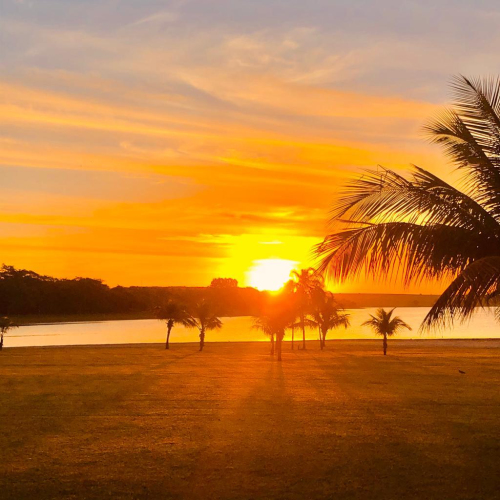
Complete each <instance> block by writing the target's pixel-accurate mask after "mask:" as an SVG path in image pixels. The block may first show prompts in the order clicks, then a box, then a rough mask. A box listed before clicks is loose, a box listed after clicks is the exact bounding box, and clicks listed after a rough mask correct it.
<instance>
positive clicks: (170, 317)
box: [154, 300, 192, 349]
mask: <svg viewBox="0 0 500 500" xmlns="http://www.w3.org/2000/svg"><path fill="white" fill-rule="evenodd" d="M154 313H155V316H156V318H157V319H159V320H161V321H165V323H166V324H167V338H166V340H165V349H170V332H171V331H172V328H173V327H174V325H175V324H176V323H177V324H180V325H184V326H190V325H191V322H192V318H191V316H190V315H189V313H188V311H187V310H186V307H185V306H184V305H182V304H180V303H179V302H175V301H173V300H169V301H168V302H167V303H166V304H164V305H163V306H158V307H156V308H155V310H154Z"/></svg>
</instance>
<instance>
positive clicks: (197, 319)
mask: <svg viewBox="0 0 500 500" xmlns="http://www.w3.org/2000/svg"><path fill="white" fill-rule="evenodd" d="M187 326H188V327H193V328H198V330H199V331H200V351H203V347H204V346H205V334H206V332H207V331H209V330H218V329H219V328H222V321H221V319H220V318H219V317H218V316H217V312H216V309H215V307H214V305H213V303H212V302H210V301H208V300H206V299H204V300H202V301H201V302H198V304H196V306H195V307H194V308H193V310H192V312H191V315H190V319H189V321H188V323H187Z"/></svg>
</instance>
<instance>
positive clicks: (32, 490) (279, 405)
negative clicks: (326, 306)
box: [0, 340, 500, 500]
mask: <svg viewBox="0 0 500 500" xmlns="http://www.w3.org/2000/svg"><path fill="white" fill-rule="evenodd" d="M499 358H500V341H453V342H452V341H439V340H436V341H432V340H431V341H426V340H423V341H397V340H394V341H393V340H391V341H390V342H389V355H388V356H387V357H386V358H384V357H383V356H382V355H381V342H375V341H337V342H329V343H328V345H327V350H326V351H324V352H320V351H319V350H318V346H317V345H316V343H310V344H309V348H308V350H307V351H294V352H291V351H289V345H288V344H285V346H284V360H283V363H282V364H279V363H277V362H276V361H273V360H272V359H270V357H269V355H268V345H266V344H261V343H251V344H236V343H235V344H216V345H214V344H207V345H206V347H205V351H204V352H203V353H199V352H197V346H196V345H194V344H191V345H190V344H184V345H181V344H177V345H173V346H172V348H171V350H170V351H165V350H164V349H162V346H161V345H130V346H109V347H108V346H106V347H63V348H18V349H4V351H3V352H2V353H0V381H1V383H0V401H1V402H2V404H1V407H0V414H1V426H2V432H1V433H0V450H1V462H0V463H1V467H2V473H1V474H0V492H1V494H0V496H1V498H2V499H8V498H37V499H47V498H95V499H105V498H126V499H127V498H130V499H132V498H139V499H142V498H144V499H145V498H172V499H181V498H186V499H202V498H203V499H218V498H221V499H253V498H259V499H274V498H280V499H302V498H307V499H320V498H335V499H377V498H383V499H401V498H405V499H426V500H429V499H440V500H441V499H454V500H457V499H458V500H460V499H481V498H484V499H494V498H500V476H499V474H498V470H499V467H500V391H499V390H498V387H499V382H500V360H499ZM459 369H461V370H463V371H465V372H466V373H465V375H462V374H460V373H459V372H458V370H459Z"/></svg>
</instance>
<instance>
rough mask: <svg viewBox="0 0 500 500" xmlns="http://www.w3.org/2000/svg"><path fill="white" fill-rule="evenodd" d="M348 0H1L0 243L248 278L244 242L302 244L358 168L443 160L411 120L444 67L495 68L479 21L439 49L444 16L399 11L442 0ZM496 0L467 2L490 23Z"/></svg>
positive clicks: (33, 265)
mask: <svg viewBox="0 0 500 500" xmlns="http://www.w3.org/2000/svg"><path fill="white" fill-rule="evenodd" d="M360 3H363V2H360ZM392 3H393V2H390V1H387V2H386V4H387V8H388V9H389V7H390V6H391V5H392ZM423 3H425V2H423ZM357 4H358V2H353V3H352V5H350V6H348V5H345V4H344V2H318V3H317V5H316V4H315V5H311V8H310V9H309V11H307V15H306V14H304V13H302V11H301V10H300V9H301V8H302V7H301V6H300V5H299V3H298V2H295V1H290V4H289V7H288V9H289V11H287V12H284V13H283V16H282V17H281V18H276V19H275V17H276V16H275V15H274V14H273V13H275V11H274V10H272V8H273V6H274V7H277V5H278V3H277V2H273V1H271V2H262V3H261V2H256V3H255V6H256V7H258V9H257V12H253V11H252V12H249V11H248V10H247V6H246V5H247V4H245V3H244V2H239V1H236V2H232V3H228V2H223V1H220V2H219V1H215V0H214V2H212V7H214V6H216V5H217V6H218V7H219V9H220V10H219V11H218V13H219V17H214V14H213V12H212V10H209V9H207V8H206V4H205V3H203V2H202V1H201V0H198V1H192V2H187V1H186V2H183V1H178V2H171V3H169V4H168V8H166V7H164V5H163V4H162V6H160V4H159V3H158V2H155V1H149V0H148V1H144V2H132V1H124V2H108V1H102V2H93V1H92V2H88V3H86V4H85V8H83V6H82V5H80V3H79V2H74V3H73V2H64V3H62V2H58V1H54V2H52V3H51V7H48V8H47V9H45V10H43V9H41V8H40V7H38V6H37V5H36V3H33V2H28V1H26V2H24V1H14V0H13V1H12V2H10V1H8V2H7V3H6V8H5V15H3V16H2V20H1V21H0V29H1V30H2V33H5V35H4V38H5V40H6V45H7V46H8V47H9V50H8V51H5V53H4V52H2V55H1V57H0V69H1V70H2V75H3V78H2V82H1V83H0V96H1V100H0V116H1V118H2V120H1V128H0V175H1V179H2V186H1V188H0V189H1V190H2V192H1V195H2V196H1V198H0V230H1V233H0V240H1V248H2V258H1V261H3V262H4V263H6V264H10V265H15V266H17V267H23V268H29V269H33V270H35V271H37V272H40V273H44V274H51V275H55V276H58V277H74V276H90V277H96V278H102V279H104V280H105V281H106V282H107V283H108V284H110V285H115V284H122V285H132V284H135V285H206V284H208V283H209V282H210V280H211V279H212V278H214V277H217V276H225V277H234V278H236V279H238V280H239V282H240V284H242V285H245V284H251V283H250V282H251V279H250V277H249V270H250V269H251V268H252V266H254V267H255V265H256V264H255V263H256V262H257V261H262V260H266V259H284V260H287V261H290V262H291V263H292V265H293V263H296V265H297V266H306V265H309V264H311V263H312V261H311V259H310V257H311V254H310V251H311V247H312V246H313V245H314V244H315V243H317V242H319V241H320V240H321V239H322V237H323V236H324V235H325V225H326V220H327V214H328V209H329V206H330V205H331V203H332V202H333V200H334V199H335V196H336V193H337V192H338V189H339V187H340V186H341V184H342V182H344V181H345V179H347V178H349V177H350V176H352V175H356V174H357V172H359V171H360V169H361V168H364V167H373V166H376V165H377V164H378V163H380V164H383V165H385V166H388V167H393V168H397V169H400V168H406V167H407V165H408V164H409V163H416V164H419V165H422V166H424V167H426V168H428V169H430V170H432V171H433V172H436V173H438V174H444V175H446V174H447V172H449V171H450V167H449V165H447V164H446V162H445V161H444V159H443V157H442V156H441V154H440V151H439V150H437V149H436V148H435V147H431V146H429V145H427V144H425V142H424V141H423V140H422V137H421V132H420V130H421V126H422V124H423V123H424V122H425V120H426V119H427V118H428V117H429V116H432V114H433V113H435V111H436V110H437V109H439V108H440V106H441V105H442V103H443V102H444V101H445V98H446V81H447V79H448V77H449V76H450V75H451V74H454V73H457V72H467V71H473V72H474V74H476V73H477V72H478V71H482V72H485V73H487V74H488V73H490V72H491V70H494V69H495V68H496V67H497V66H495V65H494V64H493V63H495V64H497V63H498V58H497V56H496V52H493V51H491V54H490V52H485V51H483V50H482V49H483V45H484V46H491V43H490V42H492V40H490V39H488V40H477V41H474V43H473V44H472V47H469V48H467V50H462V51H461V52H460V57H452V56H453V50H458V47H455V46H456V44H457V43H459V41H460V43H461V39H460V32H459V30H456V31H455V30H454V29H453V26H450V25H448V24H444V25H443V24H436V25H435V26H434V28H435V30H434V31H432V30H433V26H432V25H431V27H430V28H429V27H428V25H426V28H422V30H421V32H420V31H419V30H415V32H412V31H411V30H410V31H409V30H408V29H405V26H406V25H405V23H408V24H409V25H410V26H412V24H411V23H413V22H415V23H416V22H419V21H421V22H424V21H426V22H431V20H432V19H434V17H435V16H436V15H438V17H439V15H441V16H444V15H445V14H446V11H445V10H444V9H445V8H446V5H445V4H447V2H443V11H442V12H440V11H438V12H437V13H436V11H435V10H434V12H433V15H431V14H432V12H429V13H426V12H425V10H424V9H423V7H419V6H416V5H414V6H413V7H411V9H410V7H408V6H407V7H405V8H402V9H400V11H399V13H395V14H391V15H397V16H399V18H398V19H394V23H393V24H391V23H390V19H389V20H388V18H387V15H388V14H387V12H386V13H385V14H384V12H383V11H380V9H378V10H377V12H373V13H372V14H373V15H375V16H380V18H379V19H378V21H379V24H377V23H376V22H375V23H372V24H370V23H369V22H368V21H369V19H368V18H365V17H364V16H360V15H359V11H351V10H350V9H354V7H355V6H356V5H357ZM395 5H396V4H395ZM398 5H400V3H398ZM489 5H490V3H489V2H485V4H484V6H483V7H484V9H483V10H481V9H478V11H477V12H476V11H474V12H473V13H474V15H475V16H476V17H473V18H472V20H473V21H474V22H477V23H478V24H479V23H482V25H481V26H484V28H485V29H486V28H487V27H488V25H489V23H490V22H491V20H490V19H489V17H488V15H487V14H488V13H491V9H493V10H495V7H494V4H493V3H491V6H492V7H489ZM427 7H428V6H427ZM486 7H488V9H490V10H488V9H487V8H486ZM51 9H53V10H52V11H51ZM238 9H239V10H238ZM268 9H271V11H269V12H268ZM367 9H368V11H369V10H370V9H369V8H368V7H367ZM405 9H407V10H405ZM408 9H410V10H408ZM415 9H416V11H418V12H416V11H415ZM285 10H286V9H285ZM457 12H458V13H457V14H456V15H457V16H458V17H459V18H461V17H460V16H462V17H463V18H464V19H466V18H467V19H469V21H470V20H471V15H472V14H471V12H469V11H467V10H466V9H464V8H463V6H462V8H461V9H457ZM494 13H495V14H496V15H498V12H496V11H495V12H494ZM368 14H369V12H367V13H366V16H368ZM307 16H309V17H307ZM384 16H385V17H384ZM426 16H428V18H427V17H426ZM330 18H335V19H343V20H344V21H345V23H347V25H346V26H344V25H342V26H343V27H342V28H332V25H331V24H330V23H329V22H328V21H329V19H330ZM458 20H459V19H457V22H458ZM375 21H377V18H376V17H375ZM347 26H348V27H347ZM438 28H439V30H438ZM428 30H430V32H429V31H428ZM360 34H362V35H360ZM459 39H460V40H459ZM432 42H436V43H437V42H439V44H438V45H435V47H437V48H435V49H434V52H432V53H431V52H430V51H429V48H430V47H432V46H433V44H432ZM474 44H475V45H474ZM4 45H5V44H4ZM452 49H453V50H452ZM488 50H490V49H488ZM446 53H448V55H446ZM478 53H480V54H481V57H478V56H477V54H478ZM495 58H496V59H495ZM417 69H418V73H417ZM384 71H385V74H384ZM398 75H399V76H398ZM334 289H336V290H342V291H402V288H401V287H399V286H397V285H391V286H389V287H386V286H383V287H382V286H381V285H380V284H379V283H375V284H374V283H371V282H362V283H353V284H348V285H345V286H343V287H341V288H339V287H334ZM437 290H439V287H437V286H426V287H419V288H418V290H414V289H410V290H408V291H421V292H432V291H437Z"/></svg>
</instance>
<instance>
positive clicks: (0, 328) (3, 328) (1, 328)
mask: <svg viewBox="0 0 500 500" xmlns="http://www.w3.org/2000/svg"><path fill="white" fill-rule="evenodd" d="M13 328H17V325H16V324H15V323H14V322H13V321H12V320H11V319H10V318H7V317H6V316H4V317H3V318H0V351H1V350H2V349H3V336H4V335H5V334H6V333H8V332H9V330H12V329H13Z"/></svg>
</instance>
